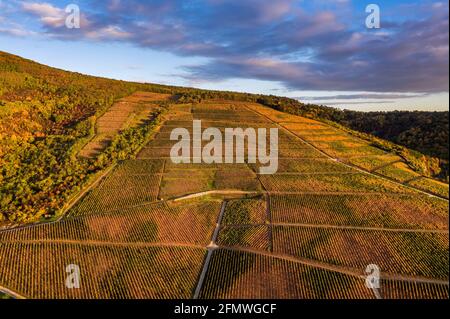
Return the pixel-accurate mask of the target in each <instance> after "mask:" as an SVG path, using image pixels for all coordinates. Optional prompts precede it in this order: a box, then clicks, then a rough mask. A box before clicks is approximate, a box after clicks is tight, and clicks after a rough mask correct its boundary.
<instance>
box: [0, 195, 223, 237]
mask: <svg viewBox="0 0 450 319" xmlns="http://www.w3.org/2000/svg"><path fill="white" fill-rule="evenodd" d="M219 211H220V202H218V201H191V202H189V203H183V205H176V204H173V203H165V202H161V203H157V204H149V205H143V206H138V207H129V208H122V209H119V210H117V211H112V212H105V213H102V212H98V213H96V214H94V215H87V216H81V217H77V218H66V219H64V220H62V221H61V222H58V223H50V224H41V225H38V226H36V227H29V228H24V229H17V230H11V231H7V232H2V233H0V242H36V241H47V242H80V243H82V242H103V243H178V244H193V245H205V246H206V245H207V244H208V243H209V242H210V240H211V236H212V233H213V231H214V228H215V223H216V219H217V215H218V213H219Z"/></svg>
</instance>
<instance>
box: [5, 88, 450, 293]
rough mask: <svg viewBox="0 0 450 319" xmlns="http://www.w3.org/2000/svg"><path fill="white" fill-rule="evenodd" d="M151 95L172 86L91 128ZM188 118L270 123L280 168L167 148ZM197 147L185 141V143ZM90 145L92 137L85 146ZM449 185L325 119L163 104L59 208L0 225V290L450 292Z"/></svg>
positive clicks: (241, 107) (221, 123) (237, 106)
mask: <svg viewBox="0 0 450 319" xmlns="http://www.w3.org/2000/svg"><path fill="white" fill-rule="evenodd" d="M149 99H150V100H149ZM161 99H164V100H167V99H168V96H159V95H158V96H157V97H155V96H153V95H149V94H135V95H133V96H131V97H128V98H126V99H124V100H123V101H126V103H123V101H122V103H119V104H116V105H115V106H113V108H112V109H111V110H110V111H109V112H107V113H106V114H105V118H104V119H101V120H99V121H98V122H97V124H98V129H99V132H100V131H101V130H102V129H101V128H102V127H103V124H104V123H106V122H109V120H110V118H109V116H110V115H111V116H113V114H116V113H117V114H125V113H127V112H128V113H127V114H128V115H127V116H125V115H124V116H123V118H122V117H118V119H119V120H117V121H116V122H117V123H115V122H114V123H112V122H111V124H112V126H111V127H109V128H108V129H109V130H111V132H113V131H114V132H113V133H114V134H118V133H119V131H120V128H121V127H123V125H135V124H136V123H137V122H136V121H137V118H138V117H139V116H144V115H143V114H141V113H139V111H136V112H138V113H139V114H140V115H135V116H132V117H129V112H130V110H129V105H131V104H133V105H138V106H139V105H147V106H149V105H153V104H155V105H157V104H158V100H161ZM165 103H167V102H165ZM147 110H148V109H147ZM141 111H143V110H141ZM143 112H144V111H143ZM144 113H145V112H144ZM113 118H116V117H115V116H113ZM108 119H109V120H108ZM193 120H201V121H202V127H203V129H206V128H208V127H217V128H219V130H220V131H221V132H223V131H224V129H225V128H238V127H241V128H247V127H254V128H266V129H269V128H278V130H279V165H278V171H277V173H276V174H273V175H261V174H260V171H259V168H260V167H261V166H262V165H261V164H255V163H249V162H248V161H247V162H244V163H235V164H222V163H212V164H205V163H201V162H199V163H197V162H194V163H180V164H176V163H174V162H172V160H171V159H170V150H171V147H172V146H173V145H174V143H175V141H171V139H170V135H171V132H172V130H173V129H174V128H186V130H187V131H188V132H190V133H192V131H193V129H192V125H193ZM119 122H120V123H119ZM130 123H132V124H130ZM133 123H134V124H133ZM105 128H106V126H105ZM113 133H111V134H113ZM108 134H109V133H108ZM100 135H101V132H100ZM197 142H198V145H197V148H199V147H200V148H201V147H202V146H204V145H205V141H202V140H197ZM93 143H94V144H95V143H97V142H96V140H95V139H94V140H93ZM246 146H247V147H248V146H251V143H246ZM94 148H95V149H96V150H95V152H94V151H92V150H93V149H94ZM91 151H92V152H91ZM197 151H198V150H196V149H195V148H194V147H191V148H190V154H189V157H192V159H193V160H195V159H196V157H195V154H199V153H197ZM216 151H217V150H216ZM100 152H101V149H97V147H94V146H92V145H89V144H88V146H87V148H86V149H85V150H84V151H83V152H82V154H81V155H83V156H86V154H87V153H89V154H88V155H89V156H96V154H98V153H100ZM219 153H220V154H217V156H218V158H224V156H225V155H224V154H225V150H224V149H223V150H222V152H219ZM200 154H201V153H200ZM447 198H448V185H446V184H443V183H440V182H437V181H434V180H431V179H427V178H424V177H422V176H420V175H419V174H417V173H415V172H414V171H413V170H411V169H410V168H409V167H408V166H407V164H406V163H404V162H403V161H402V159H401V158H400V157H398V156H396V155H392V154H387V153H385V152H384V151H383V150H381V149H378V148H376V147H373V146H371V145H369V144H368V143H367V142H365V141H363V140H359V139H357V138H355V137H353V136H350V135H348V134H347V133H344V132H341V131H339V130H338V129H336V128H332V127H330V126H327V125H326V124H323V123H320V122H317V121H314V120H310V119H306V118H302V117H298V116H294V115H289V114H285V113H281V112H278V111H274V110H273V109H269V108H266V107H263V106H262V105H259V104H253V103H244V102H236V101H209V102H202V103H200V104H172V105H170V106H169V111H168V112H167V115H165V118H164V122H163V123H162V125H161V126H160V127H158V131H157V132H155V135H154V138H153V139H152V140H151V141H150V142H149V143H148V144H147V145H143V148H142V151H141V152H140V153H139V154H138V155H137V157H136V159H130V160H127V161H123V162H120V163H118V165H117V166H116V167H114V169H113V170H112V171H111V172H110V173H109V174H108V175H107V176H105V177H103V178H102V179H101V180H100V181H99V183H98V184H97V185H96V186H95V187H93V188H92V189H91V190H90V191H88V192H86V194H84V196H82V198H80V199H79V200H78V201H77V202H76V203H75V205H73V206H72V207H71V208H70V210H69V211H68V212H67V213H66V214H64V215H63V216H61V218H60V219H58V220H56V221H54V222H51V223H46V224H36V225H30V226H27V227H23V228H17V229H10V230H4V231H1V232H0V291H3V292H5V293H8V292H9V293H10V294H11V293H14V296H15V297H25V298H331V299H342V298H358V299H360V298H364V299H366V298H378V297H381V298H431V299H435V298H448V297H449V296H448V286H449V283H448V281H449V278H448V272H449V271H448V269H449V258H448V253H449V251H448V250H449V231H448V229H449V228H448V217H449V216H448V199H447ZM369 264H376V265H378V267H379V268H380V271H381V287H380V289H378V290H376V291H374V290H372V289H369V288H367V287H366V285H365V280H366V276H367V274H366V273H365V269H366V267H367V266H368V265H369ZM68 265H78V266H79V269H80V272H81V274H80V276H81V282H80V288H79V289H70V288H68V287H67V286H66V280H67V276H68V272H67V271H66V268H67V266H68Z"/></svg>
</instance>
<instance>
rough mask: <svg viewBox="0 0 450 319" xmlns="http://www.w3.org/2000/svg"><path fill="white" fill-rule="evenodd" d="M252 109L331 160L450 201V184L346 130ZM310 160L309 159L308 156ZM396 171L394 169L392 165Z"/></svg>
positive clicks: (296, 117) (256, 107) (249, 106)
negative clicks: (449, 190) (434, 177)
mask: <svg viewBox="0 0 450 319" xmlns="http://www.w3.org/2000/svg"><path fill="white" fill-rule="evenodd" d="M246 107H247V108H248V109H251V110H253V111H255V112H256V113H258V114H261V115H263V116H265V117H267V118H268V119H270V120H271V121H273V122H275V123H278V124H279V125H280V126H282V127H284V128H285V129H287V130H289V131H290V132H292V133H294V134H295V135H296V136H298V137H299V138H300V139H301V140H303V141H306V142H308V143H310V144H311V145H313V146H314V147H316V148H317V149H320V150H321V151H323V152H324V153H326V154H327V155H328V156H330V157H332V158H335V159H339V160H340V161H342V162H347V163H350V164H353V165H355V166H358V167H360V168H362V169H364V170H368V171H377V173H378V174H380V175H383V176H386V177H388V178H391V179H393V180H395V181H398V182H399V183H405V184H408V185H410V186H412V187H414V188H417V189H420V190H423V191H425V192H428V193H431V194H435V195H438V196H441V197H445V198H449V195H448V189H449V186H448V184H445V183H442V182H439V181H437V180H433V179H429V178H420V174H418V173H416V172H414V171H413V170H412V169H410V168H409V167H408V166H407V165H406V164H404V163H397V162H402V160H401V158H399V157H398V156H395V155H392V154H390V153H387V152H385V151H384V150H382V149H380V148H377V147H374V146H371V145H370V142H368V141H364V140H362V139H360V138H358V137H355V136H352V135H351V134H348V133H346V132H344V131H342V130H339V129H337V128H334V127H331V126H329V125H327V124H325V123H321V122H319V121H315V120H311V119H307V118H303V117H300V116H295V115H287V114H284V113H282V112H279V111H276V110H274V109H271V108H268V107H265V106H262V105H259V104H255V103H250V104H246ZM281 153H282V151H280V156H281V157H298V155H297V154H295V152H294V154H289V155H288V154H286V153H284V154H283V155H281ZM305 157H308V156H305ZM390 164H391V165H392V167H390V166H391V165H390Z"/></svg>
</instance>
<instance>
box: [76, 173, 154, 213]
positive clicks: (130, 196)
mask: <svg viewBox="0 0 450 319" xmlns="http://www.w3.org/2000/svg"><path fill="white" fill-rule="evenodd" d="M160 179H161V177H160V176H159V175H156V174H142V175H123V174H122V173H121V172H120V171H119V173H118V174H115V173H113V174H111V175H110V176H108V177H107V178H106V179H105V180H104V181H103V182H102V183H101V184H100V185H99V186H98V187H97V188H95V189H93V190H92V191H91V192H90V193H88V194H87V195H86V196H85V197H84V198H83V199H82V200H81V201H80V202H79V203H78V204H77V205H76V206H75V208H74V209H73V210H72V211H71V213H70V214H72V215H84V214H92V213H97V212H104V211H108V210H115V209H119V208H122V207H129V206H135V205H140V204H145V203H150V202H155V201H156V200H157V197H158V192H159V184H160Z"/></svg>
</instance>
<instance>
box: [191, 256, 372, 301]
mask: <svg viewBox="0 0 450 319" xmlns="http://www.w3.org/2000/svg"><path fill="white" fill-rule="evenodd" d="M200 298H205V299H206V298H219V299H223V298H243V299H249V298H250V299H265V298H277V299H279V298H280V299H281V298H286V299H297V298H298V299H312V298H319V299H325V298H330V299H343V298H355V299H357V298H364V299H369V298H373V293H372V292H371V291H370V290H369V289H367V288H366V287H365V285H364V280H362V279H360V278H356V277H352V276H349V275H344V274H341V273H337V272H332V271H327V270H323V269H319V268H314V267H311V266H306V265H303V264H301V263H297V262H293V261H288V260H283V259H278V258H273V257H268V256H262V255H258V254H253V253H247V252H238V251H231V250H224V249H219V250H217V251H215V252H214V253H213V257H212V259H211V263H210V266H209V269H208V273H207V275H206V278H205V282H204V284H203V289H202V290H201V293H200Z"/></svg>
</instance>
